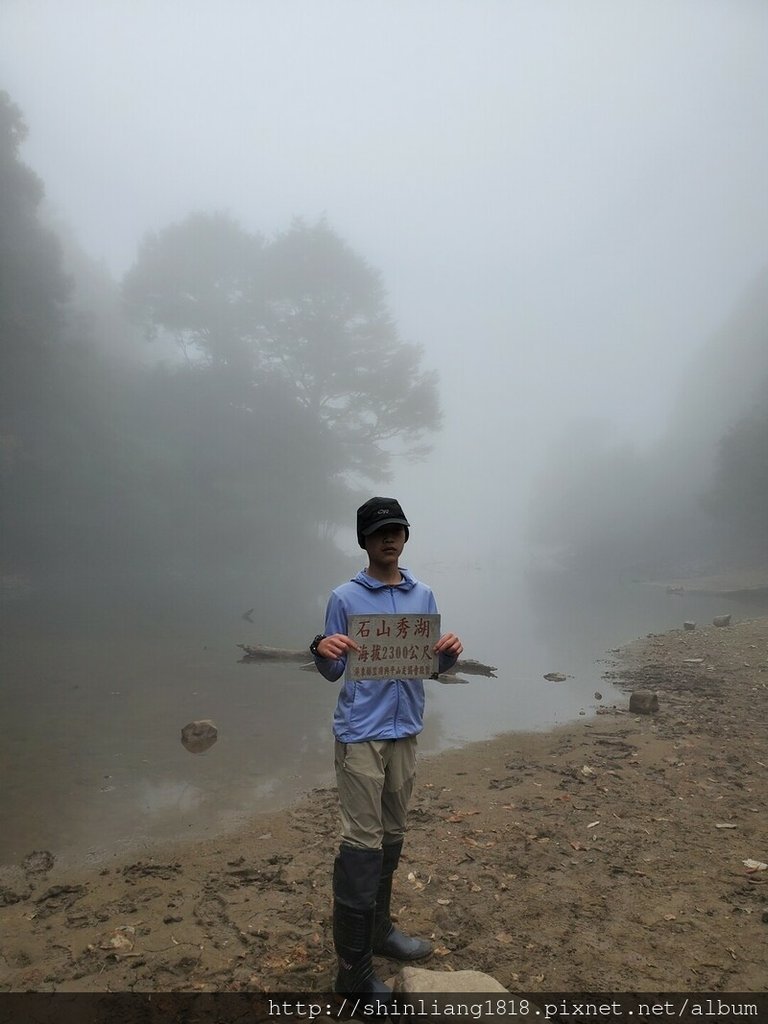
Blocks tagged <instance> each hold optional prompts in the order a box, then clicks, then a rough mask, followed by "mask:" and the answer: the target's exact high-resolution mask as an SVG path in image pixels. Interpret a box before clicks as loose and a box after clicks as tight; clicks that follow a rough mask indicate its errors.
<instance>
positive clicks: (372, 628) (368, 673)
mask: <svg viewBox="0 0 768 1024" xmlns="http://www.w3.org/2000/svg"><path fill="white" fill-rule="evenodd" d="M347 627H348V630H349V636H350V637H351V639H352V640H354V641H355V643H356V644H357V646H358V647H359V648H360V650H359V651H349V652H348V654H347V670H346V678H347V679H350V680H352V679H429V677H430V676H433V675H437V672H438V665H439V660H440V659H439V655H437V654H435V652H434V650H433V648H434V646H435V644H436V643H437V641H438V640H439V639H440V616H439V615H428V614H419V615H416V614H413V613H411V614H407V615H400V614H395V615H350V616H349V621H348V623H347Z"/></svg>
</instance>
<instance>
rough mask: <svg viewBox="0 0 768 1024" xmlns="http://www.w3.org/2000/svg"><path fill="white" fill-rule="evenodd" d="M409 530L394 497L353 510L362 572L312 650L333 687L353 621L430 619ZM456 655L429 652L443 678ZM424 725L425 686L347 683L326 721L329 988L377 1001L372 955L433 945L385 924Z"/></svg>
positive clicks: (339, 598)
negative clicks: (330, 792) (405, 558)
mask: <svg viewBox="0 0 768 1024" xmlns="http://www.w3.org/2000/svg"><path fill="white" fill-rule="evenodd" d="M409 529H410V524H409V522H408V520H407V519H406V518H405V515H404V513H403V510H402V508H401V507H400V503H399V502H398V501H397V500H396V499H395V498H379V497H377V498H371V499H370V500H369V501H366V502H365V504H364V505H361V506H360V508H359V509H358V510H357V539H358V543H359V544H360V547H361V548H364V549H365V551H366V552H367V554H368V567H367V568H366V569H365V570H364V571H362V572H359V573H358V574H357V576H355V577H354V579H352V580H350V581H349V582H348V583H344V584H342V585H341V586H340V587H337V588H336V589H335V590H334V591H333V592H332V593H331V596H330V598H329V600H328V607H327V611H326V617H325V632H324V633H322V634H319V635H318V636H316V637H315V639H314V640H313V641H312V644H311V646H310V650H311V651H312V654H313V655H314V658H315V664H316V665H317V668H318V670H319V671H320V672H321V673H322V674H323V675H324V676H325V677H326V679H330V680H331V681H334V680H337V679H339V678H340V677H341V676H342V675H343V674H344V671H345V668H346V661H347V654H348V652H349V651H359V650H360V648H359V647H358V645H357V643H356V642H355V641H354V640H353V639H352V638H351V637H350V636H349V626H348V619H349V616H350V615H371V616H375V615H391V614H393V613H397V614H413V613H416V614H435V613H437V604H436V603H435V598H434V595H433V594H432V591H431V590H430V588H429V587H428V586H426V585H425V584H424V583H420V582H419V581H418V580H416V579H414V577H413V576H412V575H411V574H410V573H409V571H408V570H407V569H404V568H402V567H401V566H400V564H399V560H400V556H401V554H402V552H403V548H404V546H405V543H406V541H407V540H408V536H409ZM462 650H463V647H462V644H461V641H460V640H459V638H458V637H457V636H456V635H455V634H453V633H443V635H442V636H441V637H440V639H439V640H438V641H437V643H436V644H435V645H434V651H435V652H436V653H437V654H438V655H439V666H440V671H441V672H445V671H447V670H448V669H449V668H451V667H452V666H453V665H454V664H455V663H456V659H457V658H458V657H459V655H460V654H461V652H462ZM423 727H424V682H423V680H422V679H384V678H375V679H355V680H346V681H345V682H344V683H343V685H342V687H341V691H340V693H339V699H338V702H337V705H336V711H335V713H334V718H333V732H334V736H335V738H336V742H335V765H336V781H337V785H338V791H339V803H340V807H341V844H340V846H339V853H338V855H337V857H336V859H335V862H334V868H333V941H334V946H335V948H336V953H337V957H338V974H337V977H336V984H335V989H336V991H337V992H345V993H370V994H372V995H374V996H376V995H381V996H382V997H383V998H384V999H386V997H387V996H388V995H389V994H390V990H389V988H388V987H387V986H386V985H384V984H383V982H381V981H380V980H379V979H378V978H377V977H376V975H375V973H374V970H373V963H372V955H373V953H376V954H378V955H381V956H386V957H391V958H393V959H396V960H420V959H422V958H424V957H426V956H429V955H430V953H431V952H432V946H431V944H430V943H429V942H427V941H425V940H423V939H416V938H411V937H409V936H407V935H404V934H403V932H401V931H400V930H399V929H398V928H395V926H394V924H393V923H392V919H391V917H390V900H391V896H392V876H393V874H394V871H395V869H396V868H397V864H398V861H399V859H400V852H401V850H402V846H403V838H404V835H405V821H406V812H407V809H408V802H409V800H410V796H411V792H412V790H413V783H414V777H415V770H416V736H417V734H418V733H420V732H421V730H422V729H423Z"/></svg>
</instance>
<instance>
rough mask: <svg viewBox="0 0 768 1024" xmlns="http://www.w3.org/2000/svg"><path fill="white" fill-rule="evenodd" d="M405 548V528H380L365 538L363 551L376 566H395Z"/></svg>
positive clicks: (393, 526)
mask: <svg viewBox="0 0 768 1024" xmlns="http://www.w3.org/2000/svg"><path fill="white" fill-rule="evenodd" d="M404 547H405V527H404V526H399V525H394V524H391V525H390V526H380V527H379V529H378V530H374V531H373V533H371V534H369V535H368V536H367V537H366V538H365V550H366V551H367V552H368V557H369V558H370V560H371V562H375V563H376V564H377V565H382V564H387V565H391V564H395V565H397V563H398V561H399V559H400V555H402V553H403V548H404Z"/></svg>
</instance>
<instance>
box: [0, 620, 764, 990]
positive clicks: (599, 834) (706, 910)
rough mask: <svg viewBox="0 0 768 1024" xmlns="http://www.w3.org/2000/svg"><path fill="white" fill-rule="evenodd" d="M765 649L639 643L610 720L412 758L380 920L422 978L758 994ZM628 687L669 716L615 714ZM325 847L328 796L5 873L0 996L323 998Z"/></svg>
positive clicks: (327, 982) (740, 626)
mask: <svg viewBox="0 0 768 1024" xmlns="http://www.w3.org/2000/svg"><path fill="white" fill-rule="evenodd" d="M767 652H768V618H764V619H756V620H752V621H747V622H740V623H737V624H736V625H734V626H730V627H728V628H727V629H714V628H707V629H701V630H697V631H696V632H693V633H685V632H682V631H680V630H672V631H670V632H668V633H665V634H661V635H659V636H654V635H651V636H649V637H647V638H645V639H643V640H641V641H636V642H634V643H633V644H630V645H629V646H628V647H627V648H624V649H622V651H621V652H620V654H619V655H618V656H616V658H615V661H616V664H615V665H614V667H613V668H612V669H611V670H610V673H608V674H609V675H613V676H614V677H615V679H613V680H611V679H605V680H604V682H603V685H602V686H601V689H602V692H603V695H604V696H603V701H604V703H606V702H607V703H615V704H616V705H618V706H617V707H616V708H608V709H606V708H601V709H598V712H597V714H596V715H594V716H592V717H590V718H584V719H578V720H575V721H571V722H567V723H565V724H563V725H559V726H557V727H555V728H554V729H551V730H543V731H541V732H530V733H507V734H504V735H501V736H497V737H495V738H493V739H490V740H481V741H476V742H474V743H472V744H470V745H468V746H465V747H460V748H451V749H448V750H443V751H441V752H439V753H435V754H431V755H424V756H421V757H420V759H419V767H418V775H417V783H416V789H415V792H414V798H413V802H412V808H411V814H410V826H409V832H408V835H407V837H406V844H405V848H404V851H403V860H402V862H401V868H400V870H399V871H398V873H397V875H396V877H395V889H394V895H393V909H394V910H395V911H396V913H397V915H398V917H399V920H400V925H401V927H403V928H404V929H405V930H410V931H413V932H414V933H419V934H424V935H429V936H431V937H432V939H433V942H434V943H435V955H434V956H433V957H432V959H431V960H430V961H428V962H427V964H426V966H427V967H428V968H429V969H432V970H464V969H475V970H481V971H485V972H486V973H489V974H491V975H493V976H494V977H495V978H497V979H498V980H499V981H500V982H501V983H502V985H504V986H505V987H506V988H508V989H509V990H510V991H528V992H536V991H627V990H630V991H631V990H634V991H744V992H750V991H761V990H763V989H764V987H765V978H766V977H767V976H768V959H767V957H766V952H765V950H766V942H765V939H766V937H767V936H768V932H766V928H768V877H767V876H768V871H764V870H755V871H750V870H749V869H748V868H746V867H745V865H744V863H743V862H744V861H745V860H749V861H753V862H756V863H762V862H764V861H766V860H768V849H766V845H765V844H766V834H768V827H767V826H768V818H767V815H766V807H765V800H764V796H763V793H764V785H765V781H766V778H767V777H768V768H766V765H768V739H766V729H765V726H764V722H765V718H766V712H767V711H768V656H767ZM607 667H608V666H606V668H607ZM613 682H616V683H617V684H618V685H619V686H621V687H622V689H613ZM625 687H628V688H630V689H632V688H638V687H645V688H652V689H654V690H655V691H656V692H658V694H659V701H660V710H659V712H658V713H657V714H656V715H653V716H638V715H634V714H629V713H628V711H627V710H626V708H627V705H628V695H627V693H626V692H624V690H623V688H625ZM336 842H337V837H336V796H335V790H334V789H333V788H331V787H328V788H323V789H319V790H314V791H312V792H310V793H309V794H308V795H307V796H306V797H304V798H303V799H299V800H297V801H295V802H294V803H292V804H291V805H290V806H289V807H287V808H284V809H281V810H278V811H268V812H264V813H261V814H259V815H257V816H255V817H254V818H253V819H252V820H251V821H250V823H249V824H248V825H247V826H245V827H241V828H240V829H238V830H237V831H236V832H235V833H228V834H227V835H225V836H220V837H217V838H211V839H202V840H186V839H185V840H182V841H181V842H164V843H163V844H162V845H161V846H153V848H152V850H151V852H150V851H147V852H146V853H145V854H144V855H143V859H135V860H134V859H132V858H131V857H128V856H126V857H123V856H122V855H121V856H120V857H119V858H117V859H118V863H117V864H114V863H112V864H110V865H109V866H101V865H99V866H97V867H91V868H89V867H88V866H86V865H83V866H80V867H79V868H78V869H77V870H70V869H63V868H59V867H58V866H56V865H54V866H53V867H51V868H48V869H47V870H46V869H45V865H38V867H39V868H40V867H42V870H37V871H34V870H26V871H25V870H23V869H22V867H18V868H13V869H8V870H5V871H4V872H3V873H2V875H0V991H25V990H28V991H69V992H74V991H91V992H104V991H125V990H128V989H133V990H136V991H171V990H192V991H195V990H216V991H308V992H311V991H327V990H328V989H329V988H330V986H331V983H332V974H333V969H334V954H333V947H332V937H331V922H330V908H331V886H330V873H331V862H332V857H333V853H334V851H335V847H336ZM763 918H765V920H763ZM379 968H380V973H382V974H384V975H385V976H386V975H387V972H389V973H394V971H395V970H396V969H397V965H395V964H391V963H388V962H387V961H380V962H379Z"/></svg>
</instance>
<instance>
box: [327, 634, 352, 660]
mask: <svg viewBox="0 0 768 1024" xmlns="http://www.w3.org/2000/svg"><path fill="white" fill-rule="evenodd" d="M359 650H360V648H359V647H358V646H357V644H356V643H355V641H354V640H353V639H352V638H351V637H348V636H345V635H344V633H333V634H332V635H331V636H326V637H324V638H323V639H322V640H321V641H320V643H319V644H318V645H317V653H318V655H319V656H320V657H321V658H328V659H329V660H333V661H337V660H338V659H339V658H343V657H344V655H345V654H346V653H347V651H359Z"/></svg>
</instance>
